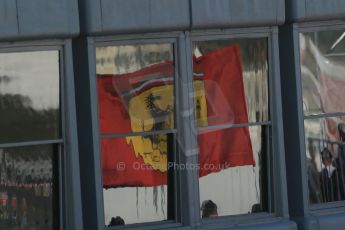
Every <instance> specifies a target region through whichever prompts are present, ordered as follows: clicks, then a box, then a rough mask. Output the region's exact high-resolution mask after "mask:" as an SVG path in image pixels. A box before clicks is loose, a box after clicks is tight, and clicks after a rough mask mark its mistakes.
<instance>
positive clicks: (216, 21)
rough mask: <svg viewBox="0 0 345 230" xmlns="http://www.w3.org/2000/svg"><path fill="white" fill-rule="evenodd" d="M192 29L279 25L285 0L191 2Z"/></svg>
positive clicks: (200, 0) (282, 19) (211, 0)
mask: <svg viewBox="0 0 345 230" xmlns="http://www.w3.org/2000/svg"><path fill="white" fill-rule="evenodd" d="M191 1H192V4H191V6H192V27H193V28H204V27H219V26H224V27H235V26H257V25H279V24H281V23H283V22H284V20H285V15H284V12H285V11H284V10H285V8H284V4H285V3H284V0H254V1H253V0H237V1H233V0H191Z"/></svg>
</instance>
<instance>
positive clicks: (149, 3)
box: [89, 0, 189, 32]
mask: <svg viewBox="0 0 345 230" xmlns="http://www.w3.org/2000/svg"><path fill="white" fill-rule="evenodd" d="M89 1H92V0H89ZM101 2H102V31H103V32H137V31H147V30H150V31H154V30H169V29H170V30H171V29H182V28H187V27H188V26H189V4H188V1H186V0H101ZM89 23H90V22H89ZM90 32H96V31H90Z"/></svg>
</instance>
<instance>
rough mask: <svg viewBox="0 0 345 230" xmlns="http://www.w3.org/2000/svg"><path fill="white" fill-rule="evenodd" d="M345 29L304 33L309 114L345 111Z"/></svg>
mask: <svg viewBox="0 0 345 230" xmlns="http://www.w3.org/2000/svg"><path fill="white" fill-rule="evenodd" d="M343 33H344V31H327V32H315V33H302V34H301V35H300V53H301V54H300V55H301V72H302V87H303V107H304V113H305V114H306V115H310V114H320V113H331V112H345V102H344V97H345V76H344V72H345V67H344V66H345V53H344V47H345V40H344V36H343ZM344 35H345V34H344ZM338 51H339V52H338ZM340 51H341V52H340Z"/></svg>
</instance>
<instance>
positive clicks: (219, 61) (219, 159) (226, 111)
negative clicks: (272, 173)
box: [193, 38, 271, 218]
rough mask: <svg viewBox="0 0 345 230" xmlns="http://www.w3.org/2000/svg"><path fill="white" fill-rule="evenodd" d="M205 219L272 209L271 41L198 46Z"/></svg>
mask: <svg viewBox="0 0 345 230" xmlns="http://www.w3.org/2000/svg"><path fill="white" fill-rule="evenodd" d="M193 51H194V52H193V58H194V61H193V71H194V86H195V88H194V101H195V104H196V110H195V125H196V129H197V133H198V136H197V140H198V147H199V164H200V170H199V176H200V179H199V190H200V206H201V216H202V218H207V217H213V216H228V215H237V214H247V213H255V212H264V211H269V209H268V180H267V179H268V177H267V171H266V170H267V168H268V160H269V159H268V158H269V151H270V141H271V140H270V139H269V132H270V124H271V123H270V119H269V108H268V107H269V106H268V104H269V102H268V96H269V95H268V94H269V87H268V72H269V70H268V54H267V52H268V49H267V39H266V38H236V39H222V40H206V41H195V42H194V43H193Z"/></svg>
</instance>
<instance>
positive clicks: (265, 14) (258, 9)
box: [230, 0, 278, 25]
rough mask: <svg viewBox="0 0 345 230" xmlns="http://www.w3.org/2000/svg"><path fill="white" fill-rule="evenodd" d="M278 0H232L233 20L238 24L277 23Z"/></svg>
mask: <svg viewBox="0 0 345 230" xmlns="http://www.w3.org/2000/svg"><path fill="white" fill-rule="evenodd" d="M277 2H278V1H276V0H275V1H272V0H260V1H257V0H256V1H253V0H241V1H230V11H231V16H232V17H231V22H232V23H233V24H236V25H237V24H244V25H246V24H247V25H251V24H275V21H276V17H277ZM263 6H264V7H263Z"/></svg>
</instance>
